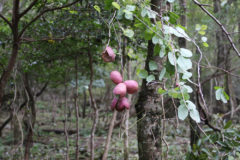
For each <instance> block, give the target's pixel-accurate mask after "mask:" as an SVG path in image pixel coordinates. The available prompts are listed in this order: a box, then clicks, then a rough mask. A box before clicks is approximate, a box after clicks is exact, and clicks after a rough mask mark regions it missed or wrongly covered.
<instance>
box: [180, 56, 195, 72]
mask: <svg viewBox="0 0 240 160" xmlns="http://www.w3.org/2000/svg"><path fill="white" fill-rule="evenodd" d="M177 64H178V65H179V67H180V68H181V69H182V70H184V71H187V70H188V69H191V68H192V61H191V60H190V59H187V58H184V57H183V56H179V57H178V59H177Z"/></svg>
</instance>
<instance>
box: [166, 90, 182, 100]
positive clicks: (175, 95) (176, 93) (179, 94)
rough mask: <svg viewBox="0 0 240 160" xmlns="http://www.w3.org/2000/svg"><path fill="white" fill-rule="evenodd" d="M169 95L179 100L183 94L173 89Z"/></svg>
mask: <svg viewBox="0 0 240 160" xmlns="http://www.w3.org/2000/svg"><path fill="white" fill-rule="evenodd" d="M168 95H169V96H170V97H172V98H179V97H181V93H180V92H178V91H176V90H175V89H171V90H169V91H168Z"/></svg>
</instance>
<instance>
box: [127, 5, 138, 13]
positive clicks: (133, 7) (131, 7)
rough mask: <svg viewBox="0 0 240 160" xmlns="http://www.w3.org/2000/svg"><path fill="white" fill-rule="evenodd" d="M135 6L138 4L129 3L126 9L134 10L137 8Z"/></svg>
mask: <svg viewBox="0 0 240 160" xmlns="http://www.w3.org/2000/svg"><path fill="white" fill-rule="evenodd" d="M135 8H136V6H134V5H127V6H126V10H128V11H130V12H131V11H134V10H135Z"/></svg>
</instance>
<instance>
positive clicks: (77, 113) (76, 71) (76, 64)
mask: <svg viewBox="0 0 240 160" xmlns="http://www.w3.org/2000/svg"><path fill="white" fill-rule="evenodd" d="M75 76H76V81H75V83H76V86H75V96H74V105H75V116H76V130H77V135H76V151H75V159H76V160H78V151H79V149H78V148H79V145H78V140H79V111H78V104H77V98H78V58H77V57H76V60H75Z"/></svg>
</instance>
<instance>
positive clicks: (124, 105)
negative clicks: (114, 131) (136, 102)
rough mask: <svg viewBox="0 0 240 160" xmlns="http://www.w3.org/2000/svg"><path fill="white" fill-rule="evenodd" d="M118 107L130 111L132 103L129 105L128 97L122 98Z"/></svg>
mask: <svg viewBox="0 0 240 160" xmlns="http://www.w3.org/2000/svg"><path fill="white" fill-rule="evenodd" d="M118 107H119V108H126V109H129V108H130V103H129V101H128V99H127V98H126V97H122V98H121V99H120V101H119V105H118Z"/></svg>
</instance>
